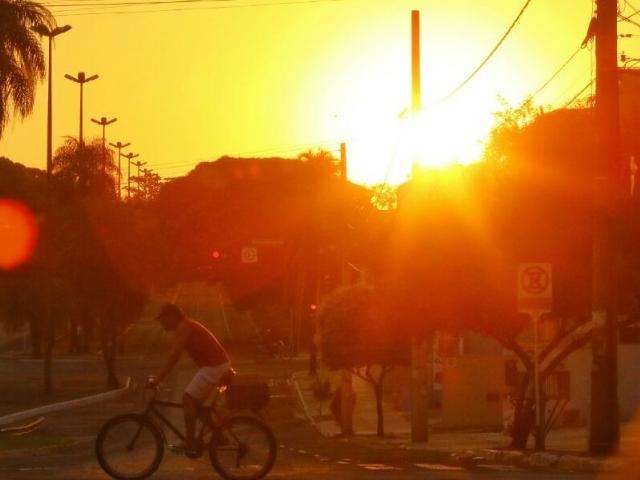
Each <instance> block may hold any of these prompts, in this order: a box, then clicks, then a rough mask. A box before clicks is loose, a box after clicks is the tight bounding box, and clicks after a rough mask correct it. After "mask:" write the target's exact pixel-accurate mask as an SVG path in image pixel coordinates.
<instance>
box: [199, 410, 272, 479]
mask: <svg viewBox="0 0 640 480" xmlns="http://www.w3.org/2000/svg"><path fill="white" fill-rule="evenodd" d="M276 453H277V446H276V439H275V437H274V436H273V432H272V431H271V430H270V429H269V427H268V426H267V425H265V424H264V423H263V422H261V421H260V420H258V419H257V418H254V417H233V418H231V419H230V420H229V421H228V422H227V423H226V424H225V425H223V427H222V429H221V430H220V432H218V434H216V435H214V436H213V438H212V440H211V443H210V444H209V457H210V459H211V464H212V465H213V468H215V469H216V471H217V472H218V473H219V474H220V476H221V477H223V478H225V479H227V480H258V479H259V478H262V477H264V476H265V475H266V474H267V473H269V471H270V470H271V468H272V467H273V464H274V463H275V461H276Z"/></svg>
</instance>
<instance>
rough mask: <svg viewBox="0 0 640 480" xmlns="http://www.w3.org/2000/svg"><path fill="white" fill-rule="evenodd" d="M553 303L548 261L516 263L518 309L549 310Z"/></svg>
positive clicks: (527, 310)
mask: <svg viewBox="0 0 640 480" xmlns="http://www.w3.org/2000/svg"><path fill="white" fill-rule="evenodd" d="M552 304H553V283H552V276H551V264H550V263H519V264H518V309H519V310H520V311H524V312H527V313H529V312H531V311H537V312H549V311H551V308H552Z"/></svg>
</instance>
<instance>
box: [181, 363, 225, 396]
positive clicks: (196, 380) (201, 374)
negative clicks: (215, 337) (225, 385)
mask: <svg viewBox="0 0 640 480" xmlns="http://www.w3.org/2000/svg"><path fill="white" fill-rule="evenodd" d="M230 368H231V364H230V363H229V362H226V363H222V364H220V365H216V366H215V367H201V368H200V370H198V371H197V372H196V374H195V375H194V376H193V378H192V379H191V382H190V383H189V385H187V388H186V389H185V392H186V393H188V394H189V395H191V396H192V397H193V398H195V399H196V400H198V401H199V402H204V401H205V400H206V399H207V398H208V397H209V395H211V392H213V389H214V388H216V386H217V385H218V383H219V382H220V379H221V378H222V377H223V376H224V374H225V373H227V372H228V371H229V369H230Z"/></svg>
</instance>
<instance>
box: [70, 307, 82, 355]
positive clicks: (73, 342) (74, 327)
mask: <svg viewBox="0 0 640 480" xmlns="http://www.w3.org/2000/svg"><path fill="white" fill-rule="evenodd" d="M79 351H80V345H79V338H78V322H77V320H76V318H75V316H74V315H72V316H71V319H70V320H69V353H70V354H75V353H79Z"/></svg>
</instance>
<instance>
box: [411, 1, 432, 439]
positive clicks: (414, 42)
mask: <svg viewBox="0 0 640 480" xmlns="http://www.w3.org/2000/svg"><path fill="white" fill-rule="evenodd" d="M420 81H421V80H420V12H419V11H418V10H413V11H412V12H411V114H412V118H414V119H415V117H416V116H417V115H418V113H419V112H420V109H421V108H422V98H421V85H420ZM430 342H431V343H433V341H432V339H431V336H430V335H427V337H426V339H424V338H416V337H414V338H413V340H412V345H411V440H412V441H413V442H426V441H428V440H429V397H430V395H429V389H430V388H431V381H430V377H431V369H430V368H429V367H430V364H429V362H430V361H431V358H429V357H430V355H429V352H430V351H431V348H430V347H432V345H431V344H430Z"/></svg>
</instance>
